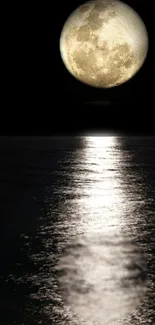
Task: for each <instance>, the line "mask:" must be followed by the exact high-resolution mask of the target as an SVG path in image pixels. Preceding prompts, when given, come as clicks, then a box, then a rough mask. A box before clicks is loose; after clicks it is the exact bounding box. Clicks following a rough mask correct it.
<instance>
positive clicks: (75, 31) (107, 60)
mask: <svg viewBox="0 0 155 325" xmlns="http://www.w3.org/2000/svg"><path fill="white" fill-rule="evenodd" d="M147 52H148V34H147V30H146V27H145V24H144V22H143V21H142V19H141V18H140V16H139V15H138V14H137V13H136V12H135V11H134V10H133V9H132V8H131V7H130V6H128V5H127V4H125V3H124V2H121V1H117V0H96V1H95V0H93V1H88V2H86V3H84V4H82V5H81V6H80V7H78V8H77V9H75V10H74V11H73V12H72V14H71V15H70V16H69V17H68V19H67V20H66V22H65V24H64V26H63V28H62V32H61V35H60V54H61V58H62V61H63V63H64V65H65V67H66V68H67V70H68V71H69V72H70V73H71V74H72V75H73V76H74V77H75V78H76V79H78V80H79V81H81V82H83V83H85V84H87V85H89V86H93V87H99V88H111V87H115V86H118V85H121V84H123V83H125V82H127V81H128V80H129V79H131V78H132V77H133V76H134V75H135V74H136V73H137V72H138V71H139V70H140V69H141V67H142V65H143V63H144V61H145V59H146V57H147Z"/></svg>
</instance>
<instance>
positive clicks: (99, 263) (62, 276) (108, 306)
mask: <svg viewBox="0 0 155 325" xmlns="http://www.w3.org/2000/svg"><path fill="white" fill-rule="evenodd" d="M56 269H57V272H58V279H59V285H60V289H61V292H62V295H63V298H64V300H65V301H66V302H67V304H68V305H69V306H70V307H71V309H72V311H73V312H74V313H75V314H76V315H77V317H78V319H79V320H80V321H81V323H80V324H83V323H82V321H85V320H86V321H88V324H102V325H103V324H112V322H113V321H114V322H116V321H118V322H119V321H120V319H121V318H123V317H125V316H127V315H128V314H131V313H132V312H134V311H135V309H136V308H137V307H138V306H139V304H140V302H141V299H142V297H144V293H145V291H146V288H147V282H146V275H145V265H144V261H143V257H142V256H141V254H140V252H139V249H138V248H137V247H136V246H135V245H134V244H133V243H132V242H131V241H130V240H129V239H127V238H123V237H122V238H119V237H117V236H116V237H115V238H113V237H112V238H111V236H110V235H107V234H105V233H104V232H97V233H96V234H95V233H93V234H87V235H86V236H84V237H79V238H77V239H76V240H75V241H74V242H72V243H71V244H70V246H69V247H68V248H67V249H66V251H65V254H64V255H63V256H62V258H61V259H60V262H59V265H58V266H57V268H56ZM96 322H97V323H96ZM115 324H116V323H115ZM118 324H120V323H118Z"/></svg>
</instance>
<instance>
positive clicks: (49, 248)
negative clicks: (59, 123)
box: [0, 136, 155, 325]
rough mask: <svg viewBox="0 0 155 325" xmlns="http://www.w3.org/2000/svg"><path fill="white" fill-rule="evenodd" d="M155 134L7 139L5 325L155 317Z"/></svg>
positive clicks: (2, 254)
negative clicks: (143, 135) (154, 135)
mask: <svg viewBox="0 0 155 325" xmlns="http://www.w3.org/2000/svg"><path fill="white" fill-rule="evenodd" d="M154 306H155V138H154V137H148V138H147V137H117V136H112V137H106V136H100V137H97V136H96V137H95V136H92V137H91V136H90V137H89V136H82V137H55V138H52V137H51V138H50V137H49V138H47V137H46V138H35V137H30V138H2V137H1V138H0V318H1V324H4V325H13V324H17V325H39V324H41V325H149V324H151V325H154V324H155V308H154Z"/></svg>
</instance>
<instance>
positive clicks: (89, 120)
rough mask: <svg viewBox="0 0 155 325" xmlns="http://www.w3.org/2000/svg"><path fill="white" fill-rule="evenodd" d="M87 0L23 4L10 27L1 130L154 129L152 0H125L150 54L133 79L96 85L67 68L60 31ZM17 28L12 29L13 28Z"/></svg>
mask: <svg viewBox="0 0 155 325" xmlns="http://www.w3.org/2000/svg"><path fill="white" fill-rule="evenodd" d="M83 2H84V1H78V0H74V1H69V0H67V1H62V2H59V1H58V2H55V3H54V5H52V7H51V6H50V5H49V6H46V7H45V5H44V6H43V5H40V7H39V5H38V7H35V8H33V9H32V8H22V10H21V11H22V13H23V15H20V16H19V15H17V16H18V19H17V20H16V19H14V24H13V29H10V30H9V39H8V44H9V50H8V53H9V54H8V61H7V66H8V74H7V86H6V89H7V91H6V98H5V105H6V108H7V109H8V107H10V115H9V118H8V111H7V109H6V111H5V112H4V114H5V116H6V122H5V123H2V128H1V130H2V131H1V133H3V134H5V133H11V132H12V133H16V134H20V133H26V134H38V133H39V134H53V133H69V132H70V131H72V132H73V133H76V132H77V131H79V132H80V131H82V130H83V131H87V130H88V131H89V130H99V131H100V130H101V131H102V130H103V131H104V130H120V131H121V130H122V131H130V132H135V131H137V132H141V133H143V132H154V125H153V120H154V112H153V111H154V109H153V106H154V92H155V88H154V87H155V86H154V75H155V64H154V58H155V45H154V44H155V33H154V31H155V20H154V11H153V1H152V0H126V1H125V2H126V3H128V4H129V5H131V6H132V7H133V8H134V9H136V11H137V12H138V13H139V14H140V16H141V17H142V19H143V21H144V22H145V25H146V27H147V31H148V35H149V52H148V57H147V59H146V61H145V64H144V65H143V67H142V69H141V70H140V71H139V72H138V73H137V75H136V76H135V77H134V78H132V79H131V80H130V81H128V82H127V83H125V84H124V85H121V86H119V87H114V88H112V89H96V88H92V87H89V86H87V85H84V84H82V83H80V82H79V81H77V80H76V79H75V78H74V77H73V76H72V75H71V74H69V72H68V71H67V69H66V68H65V66H64V64H63V63H62V60H61V57H60V53H59V37H60V33H61V30H62V27H63V24H64V22H65V20H66V19H67V17H68V16H69V14H70V13H71V12H72V11H73V10H74V9H75V8H76V7H78V6H79V5H80V4H82V3H83ZM12 30H13V31H12Z"/></svg>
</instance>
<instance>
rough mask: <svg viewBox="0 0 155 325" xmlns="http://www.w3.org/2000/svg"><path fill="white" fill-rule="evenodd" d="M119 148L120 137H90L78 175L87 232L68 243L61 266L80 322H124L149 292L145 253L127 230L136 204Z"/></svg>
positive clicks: (65, 292) (79, 207) (66, 295)
mask: <svg viewBox="0 0 155 325" xmlns="http://www.w3.org/2000/svg"><path fill="white" fill-rule="evenodd" d="M117 146H118V148H119V140H118V139H117V138H116V137H86V138H85V148H84V150H83V153H82V155H80V157H79V159H81V156H82V160H81V161H80V163H79V166H82V167H79V170H77V171H76V173H75V174H74V176H73V177H74V179H73V184H74V185H73V190H74V193H75V199H74V208H75V210H76V215H77V216H78V221H77V223H76V227H77V233H83V235H79V236H78V235H77V236H76V237H75V238H74V240H73V241H71V242H70V244H69V246H68V247H66V250H65V252H64V255H62V257H61V258H60V261H59V263H58V265H57V270H58V271H61V272H60V276H59V285H60V290H61V292H62V296H63V299H64V301H66V303H67V305H68V306H69V307H70V308H71V311H72V312H73V314H75V315H76V316H77V317H78V319H79V321H78V324H79V325H83V324H87V325H105V324H107V325H112V324H115V325H124V320H123V319H125V317H127V315H128V314H130V315H131V314H132V313H134V312H135V311H136V308H138V306H139V304H140V301H141V298H142V297H143V296H144V292H145V290H146V282H145V276H144V274H145V272H144V268H145V267H144V260H143V257H142V256H141V252H140V250H139V248H137V246H135V244H134V243H133V242H132V240H131V238H128V237H127V236H126V234H125V228H126V227H128V225H127V224H126V214H127V213H129V212H131V214H132V211H134V208H135V203H133V204H134V206H132V203H131V202H129V204H128V191H127V189H125V187H122V186H121V183H123V184H124V183H125V175H124V173H123V170H122V157H121V155H120V148H119V149H118V150H117V149H116V148H117ZM114 148H115V149H114ZM77 160H78V154H77ZM85 166H86V168H85ZM80 168H81V169H82V170H83V171H84V170H85V172H83V173H81V172H80ZM80 182H82V184H83V186H82V187H81V186H80ZM74 218H75V216H74V213H73V215H72V219H73V220H74ZM71 222H72V220H71ZM122 229H123V230H122ZM131 325H132V324H131Z"/></svg>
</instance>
